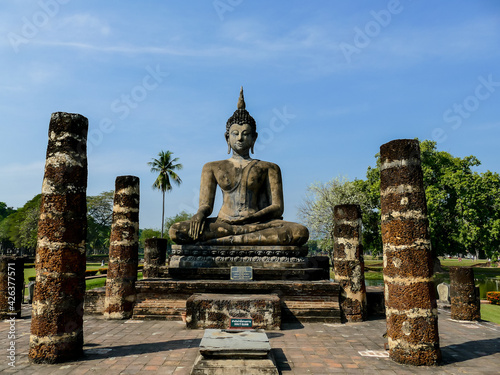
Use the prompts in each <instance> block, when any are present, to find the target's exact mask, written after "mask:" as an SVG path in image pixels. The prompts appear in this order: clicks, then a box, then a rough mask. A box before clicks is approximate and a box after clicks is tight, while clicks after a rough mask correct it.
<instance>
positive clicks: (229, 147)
mask: <svg viewBox="0 0 500 375" xmlns="http://www.w3.org/2000/svg"><path fill="white" fill-rule="evenodd" d="M224 137H225V138H226V142H227V153H228V154H230V153H231V145H230V144H229V134H228V133H227V132H226V133H225V134H224Z"/></svg>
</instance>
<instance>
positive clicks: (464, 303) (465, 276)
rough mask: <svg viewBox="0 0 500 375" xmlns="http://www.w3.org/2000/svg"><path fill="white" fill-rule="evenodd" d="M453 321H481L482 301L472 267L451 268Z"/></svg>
mask: <svg viewBox="0 0 500 375" xmlns="http://www.w3.org/2000/svg"><path fill="white" fill-rule="evenodd" d="M450 299H451V308H450V312H451V319H454V320H470V321H474V320H479V319H480V318H481V313H480V308H481V301H480V299H479V293H477V290H476V285H475V282H474V270H473V269H472V268H471V267H450Z"/></svg>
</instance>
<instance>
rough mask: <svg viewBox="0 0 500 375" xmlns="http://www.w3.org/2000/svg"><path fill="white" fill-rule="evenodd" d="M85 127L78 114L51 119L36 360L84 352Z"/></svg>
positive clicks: (34, 331) (33, 340)
mask: <svg viewBox="0 0 500 375" xmlns="http://www.w3.org/2000/svg"><path fill="white" fill-rule="evenodd" d="M87 129H88V120H87V119H86V118H85V117H83V116H81V115H78V114H72V113H64V112H56V113H53V114H52V117H51V119H50V125H49V143H48V146H47V161H46V164H45V176H44V179H43V185H42V202H41V206H40V220H39V222H38V242H37V250H36V266H35V267H36V284H35V295H34V298H33V313H32V320H31V337H30V350H29V358H30V360H31V361H32V362H35V363H55V362H61V361H64V360H70V359H75V358H77V357H79V356H80V355H81V354H82V353H83V299H84V296H85V239H86V236H87V202H86V200H87V199H86V192H87Z"/></svg>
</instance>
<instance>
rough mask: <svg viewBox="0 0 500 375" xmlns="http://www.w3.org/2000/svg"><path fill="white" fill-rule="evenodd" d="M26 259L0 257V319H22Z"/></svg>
mask: <svg viewBox="0 0 500 375" xmlns="http://www.w3.org/2000/svg"><path fill="white" fill-rule="evenodd" d="M23 289H24V258H21V257H18V256H8V255H5V256H0V319H9V318H13V317H15V318H17V319H19V318H21V303H22V302H23V301H22V298H23Z"/></svg>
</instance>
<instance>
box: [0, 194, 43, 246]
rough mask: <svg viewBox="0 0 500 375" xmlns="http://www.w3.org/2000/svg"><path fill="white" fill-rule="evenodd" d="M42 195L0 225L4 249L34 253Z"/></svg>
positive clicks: (0, 238)
mask: <svg viewBox="0 0 500 375" xmlns="http://www.w3.org/2000/svg"><path fill="white" fill-rule="evenodd" d="M41 199H42V195H41V194H38V195H36V196H35V197H34V198H33V199H31V200H29V201H28V202H26V203H25V204H24V206H23V207H21V208H19V209H17V210H15V211H14V212H12V213H11V214H10V215H9V216H7V217H6V218H5V219H3V220H2V221H1V223H0V241H1V242H2V247H3V248H16V249H21V250H25V251H27V252H28V253H34V251H35V248H36V236H37V230H38V218H39V216H40V202H41Z"/></svg>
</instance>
